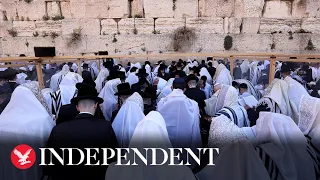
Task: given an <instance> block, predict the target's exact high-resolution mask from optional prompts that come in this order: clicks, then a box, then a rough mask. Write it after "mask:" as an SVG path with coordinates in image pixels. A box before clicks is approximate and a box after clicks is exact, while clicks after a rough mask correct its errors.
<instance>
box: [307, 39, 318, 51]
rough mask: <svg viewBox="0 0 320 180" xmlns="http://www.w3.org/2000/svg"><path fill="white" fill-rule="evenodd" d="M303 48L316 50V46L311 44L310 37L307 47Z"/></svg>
mask: <svg viewBox="0 0 320 180" xmlns="http://www.w3.org/2000/svg"><path fill="white" fill-rule="evenodd" d="M305 50H308V51H314V50H316V47H315V46H314V45H313V43H312V40H311V39H309V41H308V44H307V47H306V48H305Z"/></svg>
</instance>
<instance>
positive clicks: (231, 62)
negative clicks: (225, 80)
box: [229, 56, 234, 77]
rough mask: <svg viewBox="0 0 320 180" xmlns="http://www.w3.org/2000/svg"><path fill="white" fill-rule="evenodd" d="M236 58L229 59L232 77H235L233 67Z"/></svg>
mask: <svg viewBox="0 0 320 180" xmlns="http://www.w3.org/2000/svg"><path fill="white" fill-rule="evenodd" d="M233 60H234V57H233V56H230V58H229V61H230V74H231V77H233V67H234V61H233Z"/></svg>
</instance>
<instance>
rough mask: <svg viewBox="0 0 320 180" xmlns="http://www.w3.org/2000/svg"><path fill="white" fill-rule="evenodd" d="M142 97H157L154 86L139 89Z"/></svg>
mask: <svg viewBox="0 0 320 180" xmlns="http://www.w3.org/2000/svg"><path fill="white" fill-rule="evenodd" d="M139 94H140V95H141V97H142V98H151V99H157V91H155V89H153V88H152V87H146V89H145V90H144V91H139Z"/></svg>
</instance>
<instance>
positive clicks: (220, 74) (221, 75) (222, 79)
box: [212, 64, 232, 85]
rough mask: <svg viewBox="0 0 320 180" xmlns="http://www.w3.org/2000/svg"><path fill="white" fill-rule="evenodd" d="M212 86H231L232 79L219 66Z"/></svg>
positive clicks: (225, 69) (227, 71) (220, 65)
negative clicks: (218, 84)
mask: <svg viewBox="0 0 320 180" xmlns="http://www.w3.org/2000/svg"><path fill="white" fill-rule="evenodd" d="M212 80H213V84H217V83H220V84H225V85H232V77H231V75H230V71H229V70H228V69H227V68H226V67H225V66H224V65H223V64H219V65H218V67H217V70H216V73H215V74H214V76H213V78H212Z"/></svg>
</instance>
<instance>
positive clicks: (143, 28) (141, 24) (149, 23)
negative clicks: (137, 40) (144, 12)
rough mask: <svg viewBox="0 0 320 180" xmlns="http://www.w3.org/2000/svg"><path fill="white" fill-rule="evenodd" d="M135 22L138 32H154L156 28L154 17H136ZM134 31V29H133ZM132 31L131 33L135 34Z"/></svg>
mask: <svg viewBox="0 0 320 180" xmlns="http://www.w3.org/2000/svg"><path fill="white" fill-rule="evenodd" d="M134 24H135V28H136V30H137V31H136V33H137V34H152V32H153V28H154V19H153V18H134ZM133 31H134V30H133ZM134 33H135V32H131V33H130V34H134Z"/></svg>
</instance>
